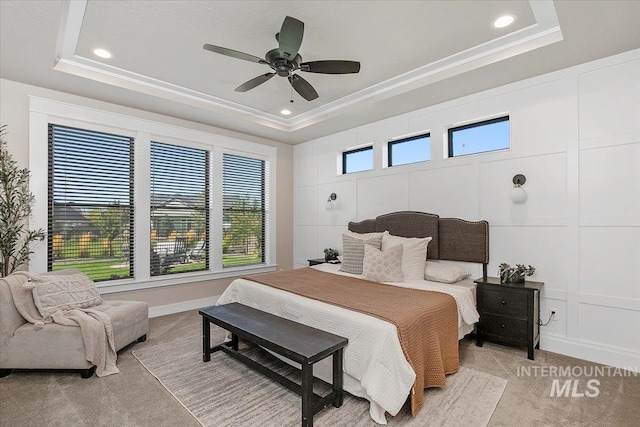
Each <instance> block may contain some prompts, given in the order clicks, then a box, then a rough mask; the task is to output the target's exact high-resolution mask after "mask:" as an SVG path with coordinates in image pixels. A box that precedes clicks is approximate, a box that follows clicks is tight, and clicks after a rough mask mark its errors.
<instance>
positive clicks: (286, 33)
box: [278, 16, 304, 60]
mask: <svg viewBox="0 0 640 427" xmlns="http://www.w3.org/2000/svg"><path fill="white" fill-rule="evenodd" d="M303 35H304V22H302V21H298V20H297V19H296V18H292V17H290V16H287V17H286V18H284V22H283V23H282V28H281V29H280V33H279V35H278V43H279V44H280V46H279V50H280V56H282V57H283V58H287V59H290V60H291V59H293V58H295V57H296V55H297V54H298V50H299V49H300V45H301V44H302V36H303Z"/></svg>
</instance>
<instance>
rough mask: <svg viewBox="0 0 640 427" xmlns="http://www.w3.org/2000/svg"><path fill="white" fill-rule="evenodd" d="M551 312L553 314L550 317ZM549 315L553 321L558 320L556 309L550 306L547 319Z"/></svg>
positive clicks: (558, 314)
mask: <svg viewBox="0 0 640 427" xmlns="http://www.w3.org/2000/svg"><path fill="white" fill-rule="evenodd" d="M552 314H553V316H552V317H551V315H552ZM549 317H551V320H552V321H554V322H557V321H558V320H560V313H559V312H558V309H557V308H553V307H550V308H549V313H548V314H547V319H548V318H549Z"/></svg>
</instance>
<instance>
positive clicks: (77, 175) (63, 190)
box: [48, 124, 267, 281]
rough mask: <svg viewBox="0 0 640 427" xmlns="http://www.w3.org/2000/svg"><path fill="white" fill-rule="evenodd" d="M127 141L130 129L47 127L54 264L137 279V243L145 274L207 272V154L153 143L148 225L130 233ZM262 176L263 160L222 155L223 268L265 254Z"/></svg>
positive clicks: (130, 143)
mask: <svg viewBox="0 0 640 427" xmlns="http://www.w3.org/2000/svg"><path fill="white" fill-rule="evenodd" d="M133 148H134V140H133V138H132V137H129V136H123V135H115V134H109V133H103V132H97V131H92V130H87V129H79V128H71V127H66V126H61V125H57V124H50V125H49V155H50V156H51V158H52V161H51V170H50V176H51V179H50V182H49V206H51V211H50V215H49V225H48V262H49V268H50V269H51V270H62V269H72V268H73V269H79V270H81V271H82V272H84V273H85V274H87V275H88V276H89V277H90V278H92V279H93V280H95V281H105V280H117V279H128V278H134V275H135V273H136V271H135V270H136V269H135V268H134V267H136V266H134V265H133V264H134V256H133V252H134V247H135V246H136V245H137V244H140V242H145V241H146V242H148V244H149V247H150V251H149V261H150V262H149V264H150V271H149V274H150V275H151V276H161V275H164V274H175V273H186V272H195V271H207V270H208V269H209V264H208V258H209V247H208V244H207V242H208V241H210V236H209V196H210V187H209V175H210V165H209V162H210V155H211V153H210V152H209V151H207V150H203V149H198V148H192V147H185V146H178V145H173V144H166V143H162V142H156V141H151V147H150V148H151V157H150V166H151V171H150V172H151V176H150V185H149V191H150V193H151V194H150V196H151V197H150V198H151V209H150V211H149V212H148V213H147V214H149V215H150V219H151V224H150V225H151V227H150V230H149V232H148V234H147V233H142V234H139V235H135V236H134V230H135V228H134V219H135V217H136V216H138V215H140V213H139V212H134V211H135V209H136V201H135V199H134V192H133V188H134V185H133V180H134V176H135V173H134V164H135V162H134V149H133ZM266 176H267V174H266V165H265V161H264V160H260V159H255V158H249V157H244V156H236V155H230V154H226V153H225V154H224V155H223V180H222V181H223V182H222V184H223V203H222V206H218V207H216V208H217V209H220V208H222V211H223V212H222V213H223V224H222V230H220V231H221V232H222V246H223V247H222V253H223V254H222V266H223V267H237V266H243V265H252V264H260V263H263V262H264V261H265V258H264V249H263V248H264V239H265V237H264V233H265V220H266V210H265V205H266V194H265V177H266ZM139 273H140V272H139V271H138V274H139Z"/></svg>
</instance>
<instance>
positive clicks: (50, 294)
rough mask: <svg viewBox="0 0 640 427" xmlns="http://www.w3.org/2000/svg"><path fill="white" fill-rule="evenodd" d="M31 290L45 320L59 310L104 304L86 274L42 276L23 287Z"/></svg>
mask: <svg viewBox="0 0 640 427" xmlns="http://www.w3.org/2000/svg"><path fill="white" fill-rule="evenodd" d="M23 287H24V288H25V289H31V292H32V293H33V301H34V302H35V304H36V307H38V311H39V312H40V314H41V315H42V317H43V318H45V319H46V318H48V317H49V316H51V315H52V314H53V313H55V312H56V311H59V310H68V309H70V308H88V307H93V306H94V305H100V304H102V298H100V293H99V292H98V289H97V288H96V285H95V283H93V280H91V279H90V278H89V277H88V276H87V275H86V274H83V273H77V274H70V275H68V276H40V280H39V281H30V282H27V283H25V284H24V285H23Z"/></svg>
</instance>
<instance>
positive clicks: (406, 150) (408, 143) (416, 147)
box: [387, 133, 431, 166]
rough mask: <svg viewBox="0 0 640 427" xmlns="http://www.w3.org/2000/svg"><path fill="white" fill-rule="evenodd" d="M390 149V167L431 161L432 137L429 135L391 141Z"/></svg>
mask: <svg viewBox="0 0 640 427" xmlns="http://www.w3.org/2000/svg"><path fill="white" fill-rule="evenodd" d="M388 147H389V148H388V150H389V151H388V163H387V165H388V166H400V165H407V164H409V163H417V162H425V161H427V160H431V135H430V134H428V133H426V134H424V135H416V136H412V137H409V138H402V139H397V140H395V141H389V146H388Z"/></svg>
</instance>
